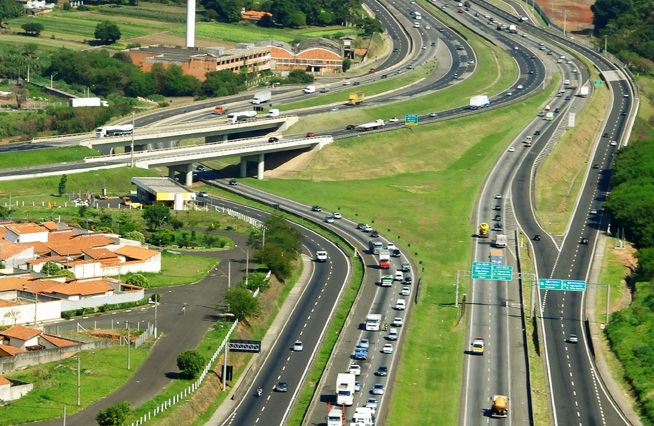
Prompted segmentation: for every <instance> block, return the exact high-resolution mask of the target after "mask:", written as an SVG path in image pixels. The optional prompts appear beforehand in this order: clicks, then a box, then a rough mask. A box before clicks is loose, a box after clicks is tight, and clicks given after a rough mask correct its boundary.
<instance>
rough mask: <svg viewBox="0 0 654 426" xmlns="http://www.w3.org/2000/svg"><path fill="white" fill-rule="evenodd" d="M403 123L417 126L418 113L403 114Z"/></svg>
mask: <svg viewBox="0 0 654 426" xmlns="http://www.w3.org/2000/svg"><path fill="white" fill-rule="evenodd" d="M404 125H405V126H417V125H418V114H406V115H405V116H404Z"/></svg>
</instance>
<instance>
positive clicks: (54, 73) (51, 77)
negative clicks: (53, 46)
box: [50, 72, 57, 89]
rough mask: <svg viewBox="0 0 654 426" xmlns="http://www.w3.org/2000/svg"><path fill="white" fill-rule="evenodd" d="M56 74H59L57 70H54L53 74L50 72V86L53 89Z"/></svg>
mask: <svg viewBox="0 0 654 426" xmlns="http://www.w3.org/2000/svg"><path fill="white" fill-rule="evenodd" d="M55 75H57V73H56V72H53V73H52V74H50V88H51V89H52V79H53V78H54V76H55Z"/></svg>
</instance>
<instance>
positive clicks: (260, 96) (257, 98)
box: [252, 90, 272, 105]
mask: <svg viewBox="0 0 654 426" xmlns="http://www.w3.org/2000/svg"><path fill="white" fill-rule="evenodd" d="M271 99H272V92H271V91H270V90H269V91H267V92H257V93H255V94H254V97H253V98H252V103H253V104H254V105H261V104H263V103H266V102H269V101H270V100H271Z"/></svg>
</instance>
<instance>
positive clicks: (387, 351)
mask: <svg viewBox="0 0 654 426" xmlns="http://www.w3.org/2000/svg"><path fill="white" fill-rule="evenodd" d="M382 353H383V354H392V353H393V345H391V344H390V343H386V344H385V345H384V347H383V348H382Z"/></svg>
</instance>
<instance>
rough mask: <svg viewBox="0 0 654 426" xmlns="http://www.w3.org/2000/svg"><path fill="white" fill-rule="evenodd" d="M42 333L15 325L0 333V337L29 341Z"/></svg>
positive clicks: (36, 329) (35, 329)
mask: <svg viewBox="0 0 654 426" xmlns="http://www.w3.org/2000/svg"><path fill="white" fill-rule="evenodd" d="M41 333H43V331H42V330H39V329H38V328H32V327H25V326H24V325H15V326H13V327H11V328H8V329H6V330H5V331H2V332H0V336H5V337H9V338H10V339H19V340H29V339H31V338H33V337H36V336H38V335H40V334H41Z"/></svg>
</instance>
